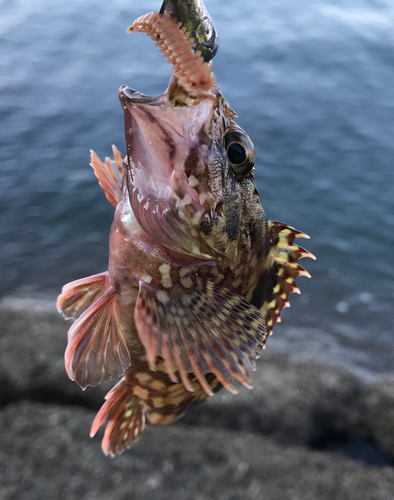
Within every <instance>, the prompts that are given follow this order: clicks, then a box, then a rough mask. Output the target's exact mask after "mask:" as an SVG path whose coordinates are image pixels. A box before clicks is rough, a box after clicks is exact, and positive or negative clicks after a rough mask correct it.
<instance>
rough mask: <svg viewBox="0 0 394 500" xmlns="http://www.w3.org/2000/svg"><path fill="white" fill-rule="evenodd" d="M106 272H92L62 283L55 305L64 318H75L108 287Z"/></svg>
mask: <svg viewBox="0 0 394 500" xmlns="http://www.w3.org/2000/svg"><path fill="white" fill-rule="evenodd" d="M107 282H108V273H107V272H105V273H100V274H94V275H93V276H88V277H87V278H82V279H80V280H76V281H72V282H71V283H67V285H64V287H63V290H62V293H61V294H60V295H59V297H58V299H57V302H56V306H57V309H58V311H59V312H60V313H63V315H64V317H65V318H66V319H70V318H74V319H77V318H79V316H81V314H82V313H83V312H85V311H86V309H88V308H89V307H90V306H91V305H92V304H93V302H95V301H96V300H97V299H99V298H100V297H101V296H102V295H103V294H104V292H105V291H106V290H107V288H108V284H107Z"/></svg>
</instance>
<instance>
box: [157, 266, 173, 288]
mask: <svg viewBox="0 0 394 500" xmlns="http://www.w3.org/2000/svg"><path fill="white" fill-rule="evenodd" d="M159 271H160V273H161V284H162V285H163V286H164V288H171V287H172V279H171V274H170V272H171V266H170V265H169V264H162V265H161V266H160V267H159Z"/></svg>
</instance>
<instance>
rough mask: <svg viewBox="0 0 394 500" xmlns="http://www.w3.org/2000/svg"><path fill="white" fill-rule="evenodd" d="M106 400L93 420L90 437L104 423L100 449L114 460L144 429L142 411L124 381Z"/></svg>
mask: <svg viewBox="0 0 394 500" xmlns="http://www.w3.org/2000/svg"><path fill="white" fill-rule="evenodd" d="M105 399H106V402H105V403H104V404H103V406H102V407H101V409H100V411H99V412H98V413H97V415H96V418H95V419H94V421H93V424H92V428H91V431H90V436H91V437H93V436H94V435H95V434H96V432H97V431H98V429H99V428H100V427H101V425H103V424H104V423H107V426H106V429H105V433H104V437H103V440H102V444H101V447H102V450H103V452H104V453H105V454H106V455H111V456H112V457H113V456H115V455H117V454H119V453H122V452H123V451H124V450H126V449H127V448H130V446H132V445H133V444H134V443H135V442H136V441H137V440H138V439H139V437H140V436H141V434H142V432H143V430H144V427H145V409H144V406H143V404H142V401H141V399H140V398H139V397H138V396H135V395H134V394H133V388H132V387H131V386H130V384H128V382H127V381H126V379H125V378H122V380H120V382H118V383H117V384H116V386H115V387H113V389H112V390H111V391H110V392H109V393H108V394H107V395H106V396H105Z"/></svg>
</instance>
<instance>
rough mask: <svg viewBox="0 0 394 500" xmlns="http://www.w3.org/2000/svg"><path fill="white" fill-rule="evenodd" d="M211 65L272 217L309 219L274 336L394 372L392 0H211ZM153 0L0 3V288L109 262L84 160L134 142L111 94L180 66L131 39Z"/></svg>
mask: <svg viewBox="0 0 394 500" xmlns="http://www.w3.org/2000/svg"><path fill="white" fill-rule="evenodd" d="M206 5H207V8H208V10H209V12H210V14H211V16H212V18H213V20H214V23H215V26H216V28H217V30H218V33H219V37H220V47H219V52H218V55H217V56H216V58H215V61H214V62H215V73H216V76H217V79H218V81H219V84H220V86H221V89H222V91H223V93H224V95H225V96H226V98H227V99H228V100H229V102H230V104H231V105H232V107H233V108H234V109H235V110H236V111H237V113H238V114H239V124H240V125H241V126H242V127H243V128H244V129H245V130H246V131H247V132H248V133H249V134H250V136H251V138H252V140H253V141H254V143H255V145H256V150H257V170H256V182H257V186H258V189H259V191H260V194H261V201H262V204H263V206H264V208H265V210H266V212H267V215H268V217H269V218H270V219H272V220H280V221H283V222H286V223H288V224H291V225H293V226H295V227H296V228H297V229H300V230H302V231H305V232H306V233H308V234H309V235H310V236H311V240H310V241H305V240H302V243H305V245H306V246H307V248H308V249H309V250H310V251H311V252H313V253H314V254H315V255H316V256H317V261H316V262H312V261H309V260H308V261H307V260H305V261H304V262H303V263H304V264H305V266H306V267H307V269H308V270H309V271H310V272H311V274H312V275H313V277H312V279H311V280H307V279H305V278H300V279H299V286H300V288H301V289H302V295H301V296H299V297H298V296H295V295H293V296H292V301H291V302H292V307H291V309H289V310H286V311H285V312H284V313H283V315H282V324H281V325H278V326H277V327H276V328H275V334H274V336H273V338H272V339H269V342H268V346H267V348H270V349H273V350H274V351H275V350H276V351H278V352H290V353H293V354H295V355H297V356H301V357H306V358H308V359H324V360H325V361H327V362H330V363H335V364H342V365H344V366H347V367H348V368H350V369H352V370H354V371H357V372H359V373H361V374H363V375H364V376H367V377H368V376H371V377H373V376H374V375H376V374H379V373H391V374H394V328H393V320H394V2H393V1H392V0H368V1H367V0H365V1H362V0H359V1H358V0H346V1H345V0H337V1H334V0H333V1H328V0H320V1H319V0H313V1H312V0H302V1H301V0H243V1H242V2H239V1H238V0H226V1H224V0H206ZM159 7H160V0H155V1H152V0H149V1H146V0H144V2H137V1H132V0H108V1H105V2H103V1H102V0H84V1H83V2H82V1H80V0H68V1H67V2H64V1H63V2H60V1H55V0H34V1H32V0H0V251H1V253H0V295H1V296H3V297H5V296H10V295H12V296H16V295H25V296H26V295H29V296H30V297H40V296H43V295H45V294H47V296H55V294H57V293H59V291H60V289H61V286H62V285H63V284H64V283H66V282H68V281H70V280H73V279H77V278H80V277H84V276H87V275H89V274H95V273H97V272H100V271H103V270H105V269H106V265H107V258H108V234H109V229H110V225H111V221H112V218H113V209H112V207H111V206H110V205H109V204H108V203H107V201H106V200H105V197H104V195H103V193H102V191H101V189H100V187H99V186H98V184H97V181H96V179H95V177H94V175H93V171H92V170H91V168H90V167H89V149H90V148H92V149H94V150H95V151H96V152H97V153H98V155H99V156H100V157H105V156H106V155H109V154H110V153H111V144H112V143H115V144H116V145H117V146H118V147H119V149H120V150H124V130H123V112H122V109H121V107H120V104H119V101H118V97H117V91H118V88H119V86H120V85H121V84H127V85H129V86H131V87H133V88H135V89H138V90H140V91H142V92H143V93H145V94H152V95H154V94H160V93H162V92H163V91H164V90H165V88H166V86H167V83H168V79H169V76H170V72H171V71H170V67H169V65H167V64H166V63H165V61H164V59H163V58H162V56H161V54H160V53H159V51H158V50H157V48H156V47H155V45H154V43H153V42H152V40H150V39H149V38H148V37H146V36H145V35H142V34H137V35H128V34H127V33H126V29H127V27H128V26H129V25H130V24H131V23H132V21H133V20H134V19H135V18H136V17H137V16H139V15H142V14H144V13H146V12H148V11H150V10H157V9H158V8H159Z"/></svg>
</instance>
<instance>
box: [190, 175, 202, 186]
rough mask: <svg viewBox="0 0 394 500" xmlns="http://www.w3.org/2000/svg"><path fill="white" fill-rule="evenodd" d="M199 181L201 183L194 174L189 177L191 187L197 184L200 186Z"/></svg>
mask: <svg viewBox="0 0 394 500" xmlns="http://www.w3.org/2000/svg"><path fill="white" fill-rule="evenodd" d="M199 183H200V181H199V180H198V179H197V177H194V175H191V176H190V177H189V186H190V187H196V186H198V184H199Z"/></svg>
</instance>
